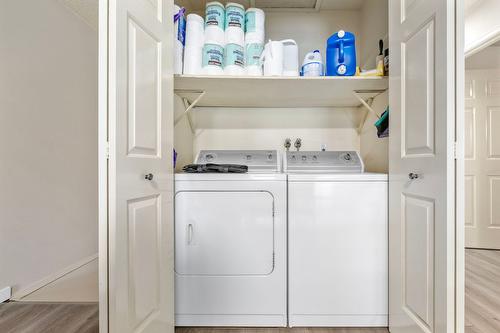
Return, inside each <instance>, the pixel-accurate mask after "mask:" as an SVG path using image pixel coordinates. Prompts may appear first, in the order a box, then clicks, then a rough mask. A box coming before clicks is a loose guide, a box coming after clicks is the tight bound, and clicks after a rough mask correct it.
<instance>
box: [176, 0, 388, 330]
mask: <svg viewBox="0 0 500 333" xmlns="http://www.w3.org/2000/svg"><path fill="white" fill-rule="evenodd" d="M238 3H240V4H241V5H243V6H244V8H245V9H247V8H250V7H257V8H260V9H262V10H263V11H264V14H265V41H264V42H265V43H267V42H268V41H269V40H272V41H280V40H291V41H292V42H294V43H296V45H297V46H298V63H299V66H296V68H297V67H299V68H297V74H296V76H293V73H292V74H291V75H292V76H286V75H287V74H286V73H283V74H282V75H273V76H267V74H266V73H265V71H266V69H265V68H264V76H262V73H261V75H260V76H249V75H248V73H246V72H241V73H240V74H239V75H234V74H233V75H232V76H230V75H229V74H231V73H233V69H231V73H229V74H228V73H227V71H226V70H224V71H222V70H221V71H220V72H217V71H216V72H215V73H213V68H210V71H206V72H205V71H203V69H202V70H201V71H199V72H198V73H196V74H194V75H193V74H191V73H190V74H178V75H175V76H174V105H175V117H174V126H175V127H174V149H175V154H176V157H175V159H176V162H175V163H176V174H175V184H174V188H175V195H174V206H175V217H174V224H175V290H176V296H175V297H176V300H175V312H176V314H175V321H176V325H177V326H290V327H294V326H327V327H328V326H330V327H345V326H352V327H356V326H359V327H376V326H378V327H387V326H388V320H387V319H388V290H387V285H388V223H387V220H388V215H387V196H388V191H387V189H388V183H387V171H388V169H387V166H388V156H387V151H388V150H387V147H388V139H387V137H382V138H379V137H378V136H377V128H376V127H375V122H376V121H377V120H378V119H379V117H380V116H381V115H382V114H383V112H384V111H385V110H386V108H387V107H388V78H387V76H317V77H304V76H298V72H299V71H300V64H302V60H303V59H304V57H305V56H306V54H307V53H309V52H313V51H315V50H317V51H319V53H320V54H321V55H322V57H323V59H324V60H326V59H325V56H326V47H327V40H328V38H329V37H330V36H332V35H333V34H334V33H337V32H338V31H345V32H347V33H352V34H353V35H354V36H355V39H356V42H355V46H356V64H357V66H358V68H359V70H358V71H360V70H361V71H364V70H370V69H375V68H376V57H377V55H379V53H380V50H379V49H380V48H381V47H382V50H385V49H387V48H388V42H389V41H388V24H387V22H388V21H387V16H388V8H387V1H370V0H368V1H238ZM176 4H177V5H178V6H179V7H184V8H185V14H191V13H196V14H199V15H200V16H201V17H205V10H206V6H210V5H211V4H210V3H209V2H205V1H177V2H176ZM226 10H227V7H226ZM209 11H210V10H209V9H207V13H208V12H209ZM247 13H248V12H247ZM247 15H248V14H247ZM190 19H192V17H188V24H189V20H190ZM226 19H227V18H226ZM205 20H208V19H207V18H205ZM226 23H227V22H226ZM226 26H227V24H226ZM207 27H209V26H208V25H205V29H207ZM210 28H212V27H210ZM190 31H191V30H189V29H188V30H187V34H189V33H190ZM226 34H227V32H226ZM206 36H207V33H206V32H205V37H206ZM189 37H190V36H189V35H187V36H186V41H187V40H189ZM226 39H227V35H226ZM380 40H381V41H382V42H381V43H383V45H385V46H379V41H380ZM206 43H207V42H206V41H205V44H206ZM187 44H188V43H187V42H186V48H185V58H184V61H185V64H184V69H185V70H186V68H187V66H191V64H190V62H192V59H188V58H187V57H188V50H189V48H190V47H192V45H189V46H188V45H187ZM266 47H267V46H266ZM226 49H227V45H226ZM203 51H204V52H205V49H204V50H203ZM317 51H316V52H317ZM245 52H246V50H245ZM346 52H347V51H346ZM386 52H387V51H386ZM189 55H191V54H189ZM224 55H225V56H226V54H224ZM205 56H206V55H205V54H204V55H203V57H205ZM174 57H175V55H174ZM177 60H178V59H177ZM175 61H176V60H174V62H175ZM324 62H326V61H324ZM186 65H187V66H186ZM174 67H175V66H174ZM216 69H217V68H216ZM324 71H325V70H323V72H324ZM252 74H253V73H252ZM271 75H272V74H271ZM195 163H197V164H202V165H206V164H207V163H209V164H224V163H226V164H237V165H242V166H246V167H248V171H247V173H245V174H236V173H228V174H214V173H207V174H197V173H194V174H193V173H185V172H183V167H185V166H186V165H190V164H195ZM311 170H313V172H312V173H313V175H310V174H309V173H311V172H310V171H311Z"/></svg>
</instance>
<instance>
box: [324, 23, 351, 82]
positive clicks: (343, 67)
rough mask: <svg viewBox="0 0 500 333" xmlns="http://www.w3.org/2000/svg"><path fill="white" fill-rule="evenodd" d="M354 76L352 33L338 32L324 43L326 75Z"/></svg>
mask: <svg viewBox="0 0 500 333" xmlns="http://www.w3.org/2000/svg"><path fill="white" fill-rule="evenodd" d="M354 74H356V41H355V38H354V34H353V33H352V32H347V31H344V30H340V31H339V32H336V33H334V34H333V35H332V36H330V38H328V41H327V43H326V75H327V76H352V75H354Z"/></svg>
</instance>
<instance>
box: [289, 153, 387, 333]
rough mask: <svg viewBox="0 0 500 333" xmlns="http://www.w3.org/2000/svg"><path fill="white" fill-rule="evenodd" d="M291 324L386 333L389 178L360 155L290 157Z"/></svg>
mask: <svg viewBox="0 0 500 333" xmlns="http://www.w3.org/2000/svg"><path fill="white" fill-rule="evenodd" d="M284 163H285V165H284V169H285V171H286V172H287V173H288V229H289V233H288V251H289V252H288V253H289V296H288V297H289V325H290V326H291V327H293V326H339V327H348V326H369V327H372V326H387V324H388V212H387V211H388V209H387V205H388V203H387V195H388V188H387V175H386V174H373V173H364V172H363V163H362V160H361V158H360V156H359V155H358V153H357V152H353V151H349V152H288V153H287V154H286V157H285V162H284Z"/></svg>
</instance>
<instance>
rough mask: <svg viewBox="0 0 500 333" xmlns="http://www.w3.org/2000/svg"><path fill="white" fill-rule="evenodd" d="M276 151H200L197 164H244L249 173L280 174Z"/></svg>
mask: <svg viewBox="0 0 500 333" xmlns="http://www.w3.org/2000/svg"><path fill="white" fill-rule="evenodd" d="M279 162H280V161H279V158H278V152H277V151H276V150H200V152H199V154H198V156H197V158H196V161H195V163H197V164H206V163H215V164H242V165H247V166H248V172H279V171H280V164H279Z"/></svg>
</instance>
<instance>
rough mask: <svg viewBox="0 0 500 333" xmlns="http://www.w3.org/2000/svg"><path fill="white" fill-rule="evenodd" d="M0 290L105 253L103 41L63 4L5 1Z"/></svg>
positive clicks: (19, 287) (1, 7)
mask: <svg viewBox="0 0 500 333" xmlns="http://www.w3.org/2000/svg"><path fill="white" fill-rule="evenodd" d="M0 54H1V59H2V64H1V65H0V155H1V156H2V157H1V163H0V184H1V185H0V187H1V189H2V190H1V191H0V244H1V250H0V270H1V273H0V289H1V288H2V287H4V286H12V287H13V293H14V296H16V294H17V295H19V293H20V292H22V291H23V290H26V288H29V287H32V286H34V284H35V285H36V283H38V282H40V281H41V280H43V279H45V278H47V277H51V276H53V274H54V273H57V272H60V271H61V270H64V269H65V268H66V267H69V266H71V265H73V264H75V263H77V262H79V261H81V260H83V259H85V258H87V257H90V256H92V255H95V254H96V253H97V35H96V31H95V30H93V29H92V28H90V27H89V26H88V25H87V24H86V23H84V22H83V21H82V20H80V19H79V18H78V17H77V16H75V15H74V14H73V13H72V12H70V11H69V10H68V9H67V8H65V7H64V6H63V5H61V3H59V2H58V1H56V0H37V1H32V0H2V1H1V2H0Z"/></svg>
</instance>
